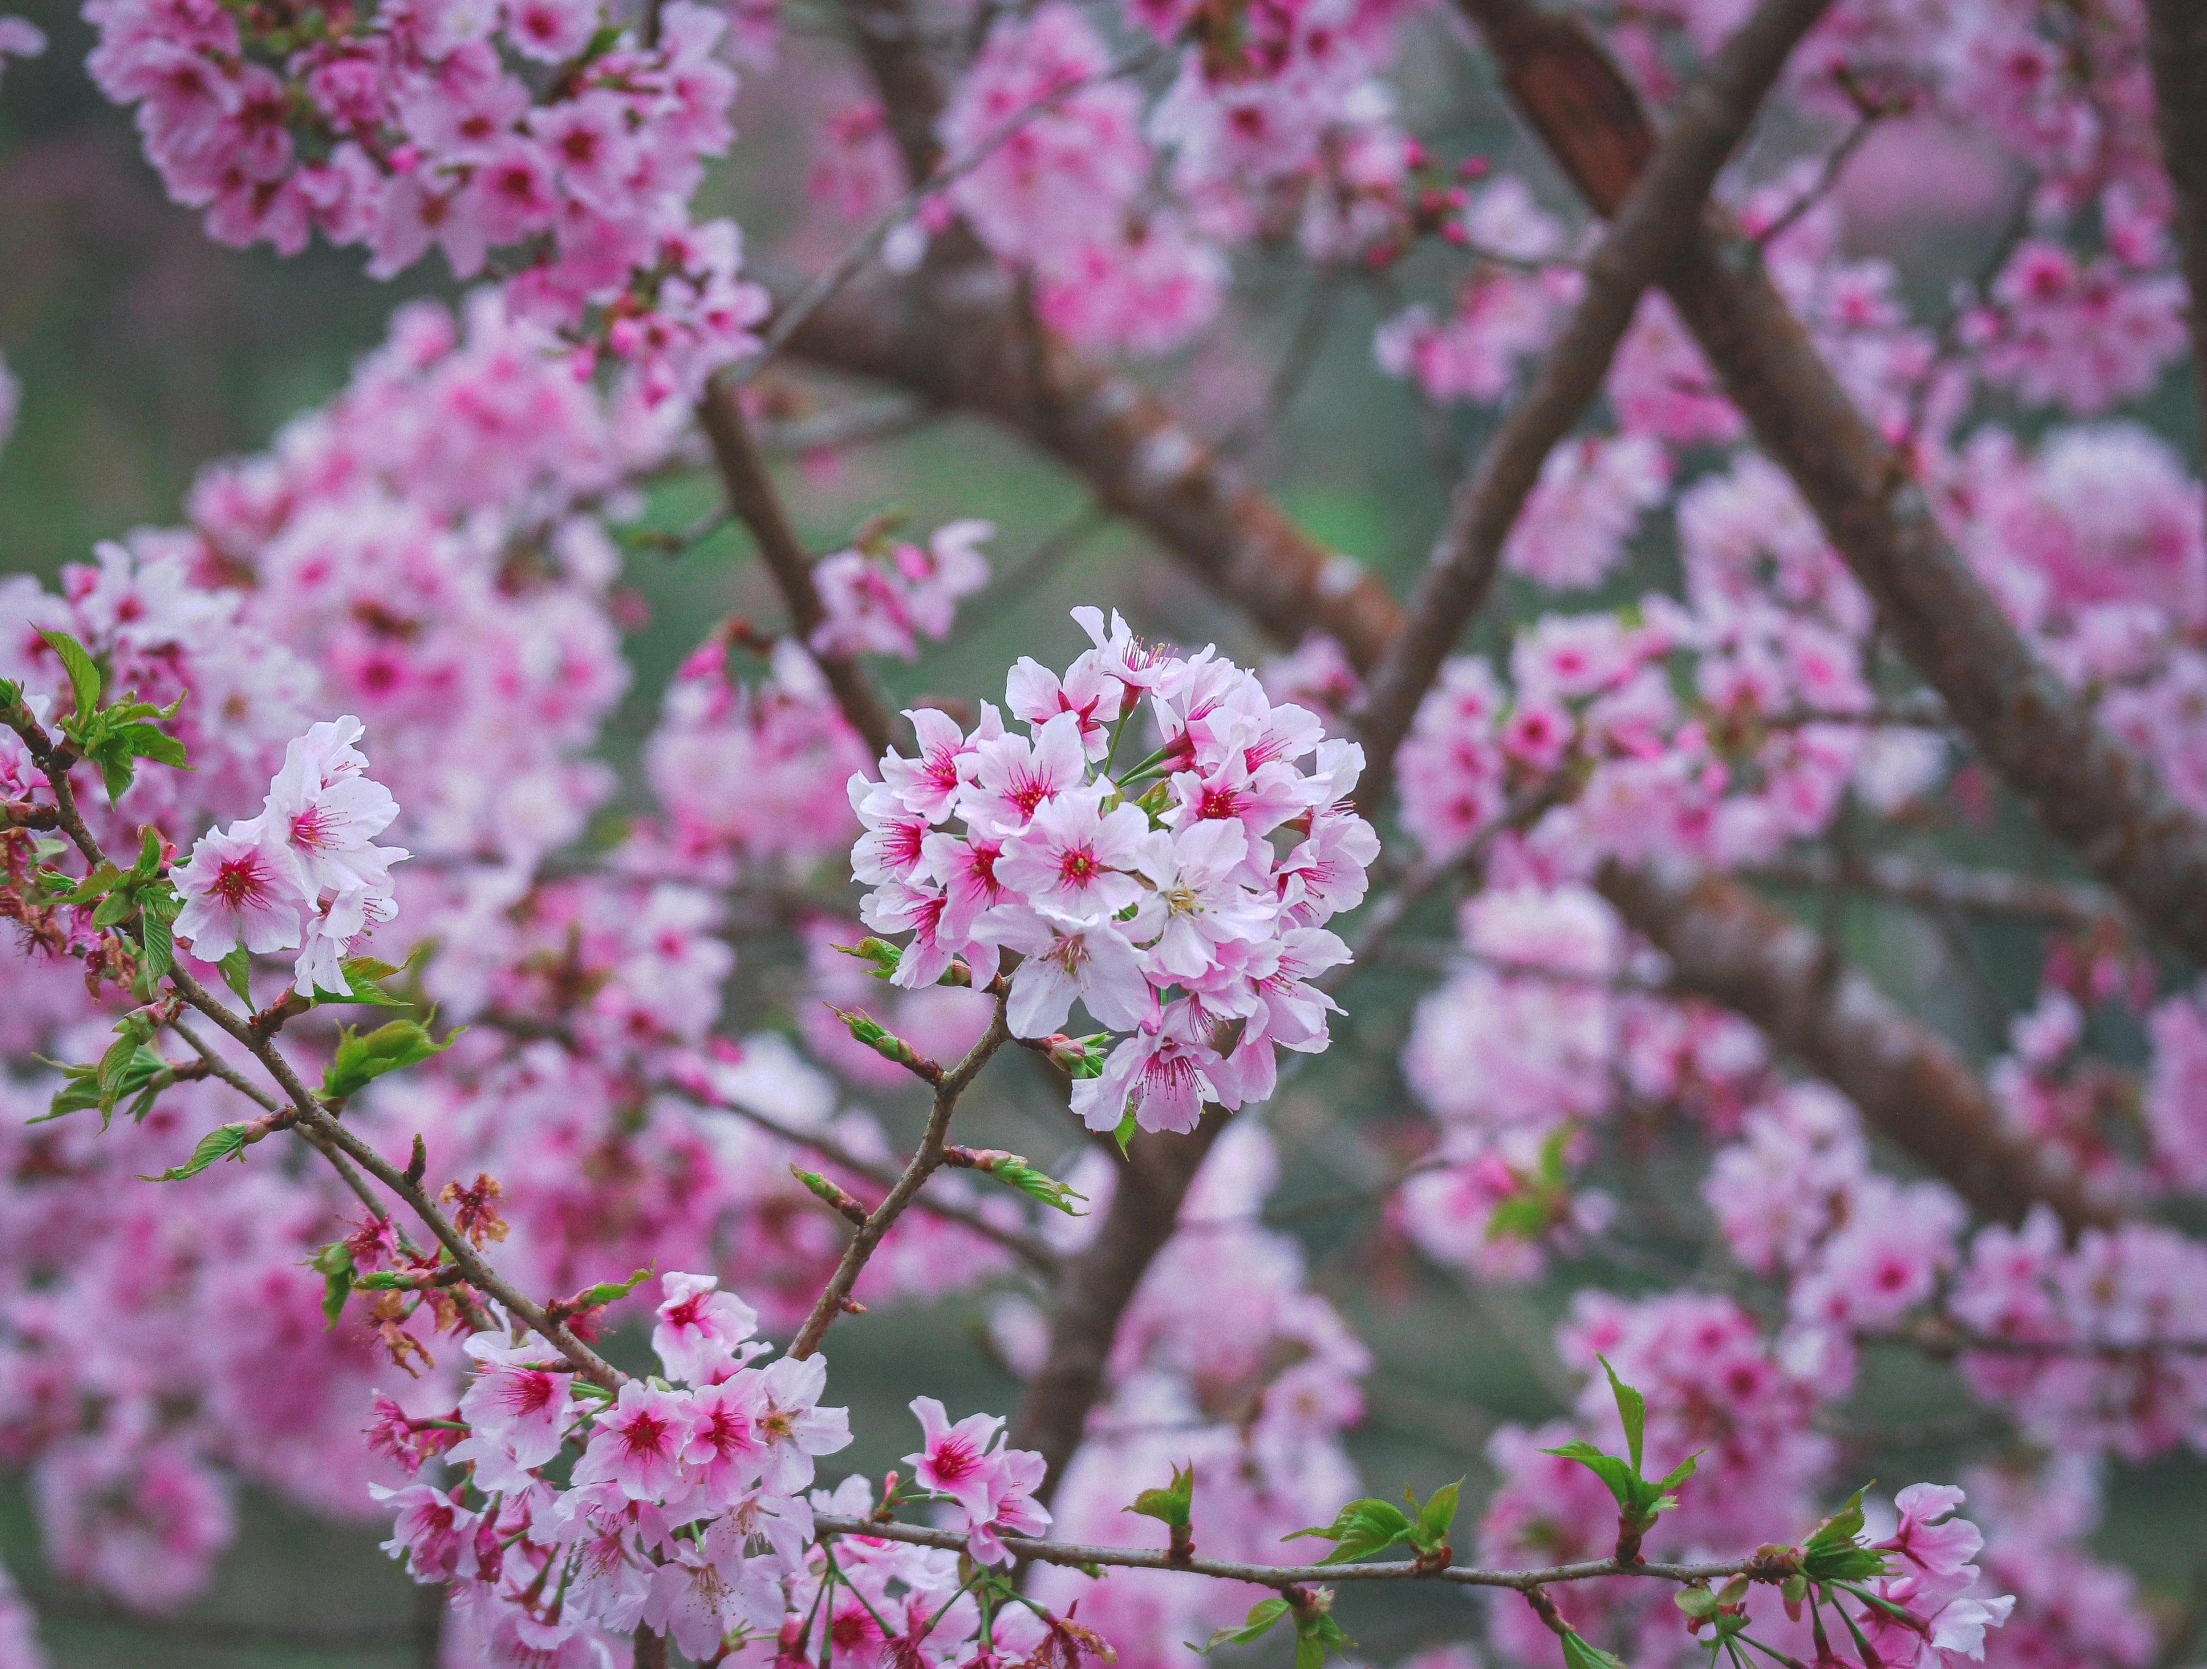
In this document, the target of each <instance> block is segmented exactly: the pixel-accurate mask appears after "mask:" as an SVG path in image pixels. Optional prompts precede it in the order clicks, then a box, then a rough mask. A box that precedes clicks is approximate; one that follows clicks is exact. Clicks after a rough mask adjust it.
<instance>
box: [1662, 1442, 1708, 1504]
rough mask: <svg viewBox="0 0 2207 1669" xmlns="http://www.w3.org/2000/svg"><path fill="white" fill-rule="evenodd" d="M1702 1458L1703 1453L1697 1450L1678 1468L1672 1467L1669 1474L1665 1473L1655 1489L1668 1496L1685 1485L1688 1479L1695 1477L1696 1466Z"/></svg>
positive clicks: (1677, 1466)
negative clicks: (1681, 1485)
mask: <svg viewBox="0 0 2207 1669" xmlns="http://www.w3.org/2000/svg"><path fill="white" fill-rule="evenodd" d="M1701 1456H1702V1451H1701V1450H1699V1449H1696V1450H1695V1451H1694V1452H1693V1453H1692V1454H1690V1455H1688V1456H1687V1457H1686V1458H1685V1459H1684V1460H1682V1461H1680V1462H1679V1463H1678V1464H1677V1465H1676V1466H1674V1467H1672V1468H1671V1469H1670V1470H1669V1471H1668V1472H1666V1473H1664V1474H1663V1476H1662V1477H1661V1478H1660V1479H1659V1480H1657V1482H1656V1485H1655V1487H1656V1488H1657V1489H1660V1490H1662V1491H1663V1492H1664V1493H1665V1494H1668V1493H1669V1492H1670V1491H1672V1490H1674V1489H1676V1488H1677V1487H1678V1486H1679V1485H1680V1484H1682V1483H1684V1482H1685V1481H1686V1480H1687V1479H1688V1478H1690V1477H1692V1476H1693V1475H1694V1465H1695V1463H1696V1462H1698V1461H1699V1460H1700V1459H1701Z"/></svg>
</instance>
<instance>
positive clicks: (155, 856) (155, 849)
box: [129, 823, 161, 887]
mask: <svg viewBox="0 0 2207 1669" xmlns="http://www.w3.org/2000/svg"><path fill="white" fill-rule="evenodd" d="M160 873H161V836H160V835H159V834H158V833H157V832H156V831H155V829H154V827H153V825H152V824H151V823H148V824H147V825H146V826H145V827H144V828H143V829H141V830H139V831H138V861H137V862H136V863H134V864H132V865H131V866H130V877H129V879H130V884H131V885H132V886H134V887H141V886H144V885H145V884H146V883H147V882H148V881H151V880H152V879H153V878H154V877H155V876H157V875H159V874H160Z"/></svg>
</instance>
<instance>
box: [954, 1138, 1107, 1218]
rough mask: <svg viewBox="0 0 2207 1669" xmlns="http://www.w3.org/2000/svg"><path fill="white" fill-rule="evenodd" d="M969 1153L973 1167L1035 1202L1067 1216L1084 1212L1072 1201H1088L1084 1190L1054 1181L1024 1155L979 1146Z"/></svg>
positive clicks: (1084, 1214)
mask: <svg viewBox="0 0 2207 1669" xmlns="http://www.w3.org/2000/svg"><path fill="white" fill-rule="evenodd" d="M973 1157H974V1160H975V1161H976V1162H975V1164H974V1166H973V1168H974V1169H975V1170H977V1171H981V1172H984V1173H985V1174H987V1175H989V1176H993V1177H994V1178H996V1180H997V1181H999V1182H1001V1183H1003V1184H1004V1185H1005V1186H1006V1187H1008V1188H1016V1189H1018V1190H1019V1191H1020V1192H1021V1193H1022V1194H1025V1195H1026V1196H1027V1197H1028V1198H1029V1199H1031V1200H1033V1201H1035V1202H1036V1203H1037V1204H1040V1205H1046V1206H1048V1207H1049V1208H1050V1209H1051V1210H1052V1211H1062V1212H1064V1213H1065V1215H1066V1216H1068V1217H1083V1216H1086V1215H1087V1213H1086V1212H1083V1211H1081V1210H1079V1209H1077V1208H1076V1207H1075V1206H1074V1204H1073V1202H1074V1201H1075V1200H1079V1201H1080V1202H1081V1203H1082V1204H1083V1205H1085V1204H1086V1203H1087V1202H1088V1196H1087V1195H1086V1194H1083V1193H1081V1192H1080V1191H1079V1190H1078V1189H1076V1188H1073V1187H1070V1186H1069V1185H1067V1184H1066V1183H1063V1182H1060V1181H1058V1179H1057V1178H1056V1177H1054V1176H1052V1175H1050V1173H1049V1172H1047V1171H1044V1170H1038V1169H1036V1168H1035V1167H1034V1166H1033V1165H1030V1164H1029V1163H1027V1160H1026V1156H1025V1155H1023V1154H1018V1153H1004V1152H1001V1151H998V1150H995V1149H983V1150H981V1151H980V1152H978V1153H975V1154H974V1156H973Z"/></svg>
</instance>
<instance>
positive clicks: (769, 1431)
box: [373, 1273, 1050, 1662]
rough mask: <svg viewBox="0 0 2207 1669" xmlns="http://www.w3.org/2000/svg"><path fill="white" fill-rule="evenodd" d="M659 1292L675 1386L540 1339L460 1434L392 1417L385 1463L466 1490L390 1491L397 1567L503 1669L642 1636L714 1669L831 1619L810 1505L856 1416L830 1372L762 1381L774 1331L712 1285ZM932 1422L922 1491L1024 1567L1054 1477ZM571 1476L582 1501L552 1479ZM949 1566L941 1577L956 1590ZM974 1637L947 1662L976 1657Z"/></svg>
mask: <svg viewBox="0 0 2207 1669" xmlns="http://www.w3.org/2000/svg"><path fill="white" fill-rule="evenodd" d="M660 1290H661V1293H662V1295H663V1296H662V1299H661V1302H660V1304H659V1306H658V1309H657V1312H656V1314H655V1317H654V1325H653V1328H652V1334H651V1344H652V1350H653V1352H654V1354H655V1355H656V1356H657V1358H658V1362H659V1367H660V1370H661V1374H662V1375H663V1376H664V1377H654V1378H652V1379H649V1380H646V1379H629V1380H625V1381H623V1382H622V1383H621V1384H620V1385H619V1387H618V1389H617V1390H615V1389H610V1388H606V1387H601V1386H599V1385H596V1384H594V1383H591V1382H589V1381H584V1380H580V1379H578V1378H577V1376H576V1375H575V1374H574V1373H573V1372H572V1371H571V1368H570V1365H569V1364H568V1363H567V1362H566V1361H564V1360H562V1359H561V1358H560V1356H559V1354H558V1353H557V1352H556V1351H555V1350H554V1349H553V1348H552V1347H551V1346H550V1345H548V1344H547V1343H546V1342H545V1341H544V1340H542V1339H541V1338H538V1337H536V1336H535V1335H533V1334H525V1333H522V1332H520V1331H518V1330H516V1331H515V1332H513V1333H505V1332H488V1333H477V1334H474V1335H472V1336H471V1337H469V1339H468V1340H467V1353H468V1355H469V1356H470V1357H471V1358H472V1359H473V1363H474V1371H473V1375H472V1377H471V1378H470V1380H469V1381H468V1385H467V1388H466V1390H465V1392H464V1393H463V1394H462V1395H461V1397H460V1399H459V1403H458V1406H457V1407H456V1408H455V1409H454V1410H452V1412H451V1414H450V1415H449V1416H446V1417H443V1418H438V1419H421V1418H413V1417H409V1416H408V1415H407V1414H406V1413H405V1411H404V1410H403V1409H401V1408H400V1407H399V1405H398V1404H397V1403H395V1402H393V1401H391V1400H390V1399H388V1398H380V1399H379V1400H378V1404H377V1411H376V1425H375V1427H374V1431H373V1435H374V1440H375V1442H376V1443H377V1445H378V1446H379V1447H380V1448H381V1449H383V1450H384V1451H385V1452H386V1453H388V1454H389V1455H390V1456H392V1457H393V1458H394V1459H395V1460H397V1461H398V1462H399V1463H400V1464H401V1465H403V1466H404V1467H406V1468H407V1469H408V1470H410V1471H419V1470H420V1469H421V1468H422V1467H423V1466H424V1465H425V1463H426V1464H432V1465H436V1466H440V1467H443V1468H445V1469H448V1470H449V1471H450V1472H452V1473H453V1474H454V1475H455V1481H453V1482H451V1483H449V1484H447V1485H444V1486H442V1487H440V1486H439V1485H436V1484H432V1483H428V1482H415V1483H412V1484H409V1485H406V1486H404V1487H402V1488H396V1489H393V1488H385V1487H381V1486H378V1487H376V1488H375V1491H374V1493H375V1496H376V1499H377V1500H378V1501H379V1502H381V1503H382V1505H383V1506H384V1508H385V1510H386V1511H388V1512H389V1513H390V1514H391V1516H392V1522H393V1535H392V1538H391V1540H390V1541H389V1542H388V1543H386V1544H385V1546H386V1550H387V1551H388V1552H389V1553H390V1554H391V1555H392V1557H394V1558H397V1559H402V1560H404V1561H405V1564H406V1568H407V1570H408V1572H409V1574H411V1575H412V1576H413V1578H414V1579H415V1580H416V1581H417V1582H435V1583H444V1584H450V1591H451V1594H452V1599H453V1603H454V1606H455V1609H456V1611H457V1612H458V1614H459V1616H460V1617H461V1618H462V1619H463V1621H464V1622H465V1624H466V1626H467V1627H468V1629H469V1630H470V1631H471V1632H472V1633H474V1634H475V1635H476V1636H477V1637H478V1638H479V1639H480V1640H481V1641H483V1642H484V1643H485V1644H486V1645H487V1646H488V1647H489V1649H490V1650H491V1652H492V1653H493V1654H494V1655H495V1656H496V1657H498V1658H499V1660H501V1661H530V1660H534V1661H555V1660H556V1661H562V1662H564V1661H567V1659H566V1658H565V1657H563V1656H558V1655H557V1654H559V1653H561V1652H562V1651H564V1650H567V1649H568V1648H569V1644H570V1643H573V1645H574V1646H575V1647H578V1648H580V1649H582V1650H583V1651H584V1653H585V1657H584V1658H582V1659H578V1661H583V1660H587V1654H588V1652H589V1651H590V1649H591V1648H592V1644H593V1643H594V1642H597V1641H602V1640H604V1639H605V1638H607V1637H608V1636H620V1635H626V1634H629V1633H631V1632H633V1631H634V1630H635V1629H636V1627H637V1626H638V1625H639V1624H642V1625H643V1626H645V1627H648V1628H651V1629H654V1630H657V1631H659V1632H661V1633H664V1634H667V1635H668V1636H670V1637H671V1638H672V1639H673V1641H674V1643H675V1644H676V1645H677V1646H678V1647H679V1648H680V1649H681V1650H682V1651H683V1652H685V1653H686V1654H688V1655H689V1656H690V1657H691V1658H693V1659H696V1660H697V1661H700V1662H703V1661H707V1660H709V1659H711V1658H713V1657H714V1656H715V1655H716V1654H717V1653H719V1652H721V1651H722V1650H723V1649H724V1648H725V1647H726V1646H727V1645H728V1644H729V1636H731V1635H733V1636H735V1637H736V1641H737V1642H738V1643H740V1642H742V1641H744V1640H747V1639H774V1638H776V1637H777V1636H779V1635H780V1634H781V1632H782V1631H783V1630H784V1628H785V1626H794V1625H795V1624H796V1623H797V1621H798V1620H799V1619H809V1618H810V1617H811V1615H812V1598H813V1597H816V1596H817V1593H818V1590H819V1586H820V1583H821V1581H822V1573H821V1572H820V1571H818V1570H816V1569H815V1568H814V1565H813V1561H812V1557H811V1554H810V1547H811V1544H812V1541H813V1512H814V1510H815V1508H816V1507H820V1508H827V1507H830V1506H832V1505H833V1504H834V1499H835V1498H832V1497H829V1496H828V1495H826V1494H825V1493H824V1492H818V1491H811V1492H810V1493H809V1494H808V1491H810V1490H811V1485H812V1482H813V1478H814V1473H815V1468H816V1464H817V1461H818V1459H819V1457H821V1456H824V1455H830V1454H834V1453H836V1452H837V1451H839V1450H841V1449H843V1448H844V1447H846V1446H847V1445H848V1444H849V1442H850V1440H851V1432H850V1420H849V1416H848V1414H847V1412H846V1411H845V1410H843V1409H840V1408H823V1407H821V1406H820V1397H821V1394H822V1392H823V1391H824V1389H825V1387H826V1384H827V1365H826V1363H825V1361H824V1360H823V1359H822V1358H820V1357H818V1356H811V1357H805V1358H801V1359H800V1358H797V1357H786V1356H785V1357H781V1358H779V1359H777V1360H775V1361H773V1362H770V1363H768V1364H766V1365H765V1366H763V1367H756V1366H753V1365H752V1364H753V1363H754V1362H755V1361H756V1360H757V1359H758V1358H759V1357H760V1356H762V1355H764V1354H766V1353H767V1351H768V1350H769V1347H768V1346H767V1345H765V1344H764V1343H762V1342H759V1341H757V1340H756V1339H754V1338H753V1334H754V1333H755V1332H756V1330H757V1326H758V1316H757V1313H756V1312H755V1311H753V1310H752V1309H751V1307H750V1306H749V1305H747V1304H745V1303H744V1302H743V1301H742V1300H741V1299H740V1298H738V1297H736V1296H735V1295H734V1294H733V1293H729V1292H724V1291H722V1290H720V1284H719V1282H718V1281H717V1280H716V1279H715V1278H713V1277H711V1276H703V1275H690V1274H681V1273H673V1274H668V1275H666V1276H663V1277H662V1278H661V1280H660ZM912 1410H913V1412H914V1414H916V1415H917V1416H918V1418H919V1422H920V1429H921V1448H920V1450H919V1452H918V1453H916V1454H913V1455H909V1456H907V1457H906V1460H907V1462H908V1464H910V1465H911V1466H912V1468H913V1473H912V1476H913V1480H914V1482H915V1483H916V1484H917V1485H918V1487H919V1489H920V1490H921V1491H922V1492H923V1493H924V1494H925V1495H927V1496H929V1497H934V1498H939V1499H941V1500H942V1501H944V1502H945V1503H947V1504H948V1507H949V1510H950V1512H951V1513H952V1514H953V1516H954V1517H955V1519H956V1520H957V1525H958V1528H960V1529H962V1530H964V1531H966V1533H967V1542H968V1551H969V1552H970V1553H971V1555H972V1556H973V1557H974V1558H975V1559H976V1560H979V1561H981V1562H983V1563H995V1564H1004V1563H1008V1562H1009V1561H1010V1559H1011V1552H1010V1550H1009V1549H1008V1548H1006V1547H1005V1545H1004V1544H1003V1541H1002V1539H1001V1537H1002V1535H1003V1534H1004V1533H1007V1532H1010V1533H1017V1534H1022V1535H1034V1534H1038V1533H1040V1532H1041V1531H1043V1530H1045V1529H1047V1528H1048V1526H1049V1522H1050V1517H1049V1514H1048V1513H1047V1512H1046V1511H1044V1510H1043V1509H1042V1507H1041V1506H1040V1505H1039V1504H1038V1503H1037V1502H1036V1501H1035V1500H1034V1498H1033V1491H1034V1489H1035V1486H1036V1485H1037V1484H1038V1483H1039V1482H1040V1481H1041V1475H1042V1465H1041V1459H1040V1457H1039V1456H1037V1455H1033V1454H1030V1453H1028V1452H1026V1451H1023V1450H1008V1449H1005V1448H1004V1447H1003V1446H1002V1444H1001V1442H998V1443H996V1444H995V1445H994V1446H993V1447H992V1446H991V1438H992V1437H994V1436H995V1435H996V1434H997V1432H998V1430H999V1428H1001V1426H1002V1425H1003V1421H1002V1420H1001V1419H999V1418H997V1417H994V1416H990V1415H978V1414H977V1415H974V1416H971V1417H970V1418H968V1419H965V1420H961V1421H958V1422H956V1423H955V1424H953V1423H952V1422H951V1421H950V1420H949V1418H948V1416H947V1414H946V1413H945V1411H944V1409H943V1406H942V1404H941V1403H939V1402H937V1401H935V1400H934V1399H933V1398H931V1397H920V1398H918V1399H916V1400H915V1401H914V1402H913V1404H912ZM563 1454H565V1455H567V1456H568V1457H569V1458H570V1460H571V1465H569V1466H568V1467H567V1468H566V1469H565V1476H566V1482H565V1484H564V1485H561V1484H558V1483H555V1482H553V1481H552V1480H551V1478H550V1476H548V1471H549V1469H551V1468H552V1466H553V1464H554V1462H555V1461H557V1460H558V1459H559V1458H560V1457H561V1456H562V1455H563ZM854 1481H855V1480H854ZM861 1487H863V1486H862V1485H861ZM871 1506H872V1502H871V1500H870V1499H869V1500H868V1501H867V1503H866V1509H867V1510H870V1509H871ZM938 1563H939V1561H925V1562H924V1564H925V1568H927V1569H928V1570H930V1571H931V1572H935V1574H938V1575H939V1574H940V1573H939V1571H936V1569H935V1567H936V1565H937V1564H938ZM883 1574H888V1573H886V1572H885V1573H883ZM907 1580H908V1581H909V1579H907ZM830 1585H831V1586H832V1580H831V1581H830ZM808 1586H809V1587H810V1588H811V1589H812V1590H813V1595H812V1596H809V1597H808V1596H806V1595H805V1594H804V1592H803V1590H804V1589H806V1588H807V1587H808ZM919 1586H923V1587H924V1588H925V1589H926V1590H927V1591H929V1592H933V1591H934V1590H935V1589H936V1588H937V1587H938V1586H939V1584H938V1583H936V1582H933V1581H930V1582H927V1583H924V1584H920V1585H919ZM953 1587H955V1582H954V1581H953ZM938 1603H939V1602H938ZM916 1620H917V1619H915V1621H916ZM965 1622H966V1627H965V1628H964V1630H963V1631H962V1632H961V1631H960V1630H959V1629H957V1628H955V1627H954V1628H952V1629H950V1630H948V1631H946V1632H945V1633H944V1634H943V1635H942V1637H941V1639H940V1642H939V1644H940V1645H941V1646H945V1647H947V1646H950V1645H952V1644H953V1643H955V1642H956V1641H958V1640H960V1639H961V1638H964V1637H965V1636H967V1635H970V1634H971V1633H972V1632H973V1626H972V1618H971V1617H970V1616H969V1617H968V1618H967V1619H965ZM829 1626H830V1629H831V1631H832V1632H835V1633H836V1636H837V1638H838V1640H839V1641H840V1639H841V1634H840V1631H839V1630H836V1627H835V1624H834V1623H832V1622H831V1623H830V1625H829ZM530 1654H535V1657H534V1658H533V1659H531V1657H530Z"/></svg>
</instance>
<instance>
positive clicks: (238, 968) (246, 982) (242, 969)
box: [215, 945, 253, 1008]
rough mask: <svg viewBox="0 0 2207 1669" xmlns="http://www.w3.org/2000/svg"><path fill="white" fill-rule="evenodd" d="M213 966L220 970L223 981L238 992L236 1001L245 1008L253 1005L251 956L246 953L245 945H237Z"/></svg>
mask: <svg viewBox="0 0 2207 1669" xmlns="http://www.w3.org/2000/svg"><path fill="white" fill-rule="evenodd" d="M215 966H216V967H218V968H220V969H221V970H222V979H223V983H224V984H226V985H228V986H229V987H230V989H231V990H233V991H235V992H236V993H237V994H238V1001H239V1002H241V1003H243V1004H244V1005H245V1006H246V1007H247V1008H251V1007H252V1006H253V984H252V969H253V963H252V958H251V957H250V956H248V955H247V954H246V950H245V947H244V946H243V945H239V946H238V947H237V948H236V949H235V950H233V951H231V952H230V954H229V955H228V956H225V957H224V958H223V959H222V960H221V961H220V962H218V963H216V964H215Z"/></svg>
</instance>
